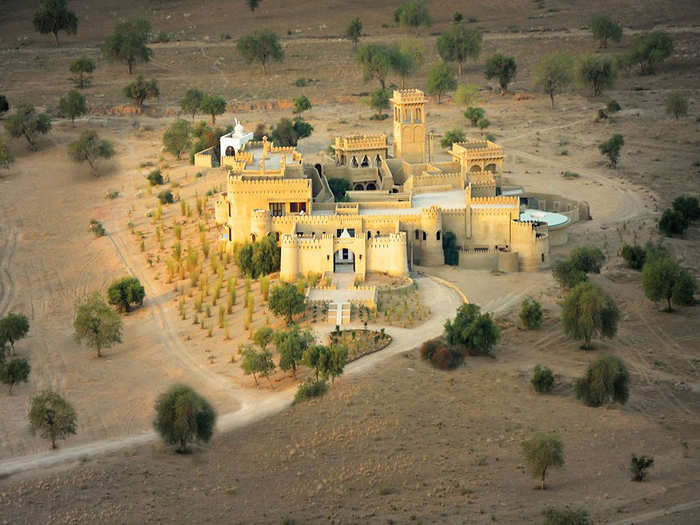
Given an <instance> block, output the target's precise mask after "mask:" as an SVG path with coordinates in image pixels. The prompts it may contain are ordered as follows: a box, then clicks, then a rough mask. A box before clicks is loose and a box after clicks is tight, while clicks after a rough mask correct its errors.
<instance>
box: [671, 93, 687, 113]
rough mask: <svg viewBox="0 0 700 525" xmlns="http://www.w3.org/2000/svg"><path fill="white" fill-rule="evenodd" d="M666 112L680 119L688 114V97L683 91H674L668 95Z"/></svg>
mask: <svg viewBox="0 0 700 525" xmlns="http://www.w3.org/2000/svg"><path fill="white" fill-rule="evenodd" d="M666 113H668V114H669V115H673V118H675V119H676V120H678V119H679V118H680V117H684V116H686V115H687V114H688V97H687V96H686V95H684V94H683V93H679V92H677V91H676V92H674V93H670V94H669V95H668V96H667V97H666Z"/></svg>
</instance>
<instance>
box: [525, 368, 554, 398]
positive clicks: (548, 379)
mask: <svg viewBox="0 0 700 525" xmlns="http://www.w3.org/2000/svg"><path fill="white" fill-rule="evenodd" d="M530 383H532V386H533V388H534V389H535V392H539V393H540V394H543V393H546V392H551V391H552V389H553V388H554V374H552V370H551V369H550V368H549V367H546V366H540V365H535V370H534V371H533V373H532V379H530Z"/></svg>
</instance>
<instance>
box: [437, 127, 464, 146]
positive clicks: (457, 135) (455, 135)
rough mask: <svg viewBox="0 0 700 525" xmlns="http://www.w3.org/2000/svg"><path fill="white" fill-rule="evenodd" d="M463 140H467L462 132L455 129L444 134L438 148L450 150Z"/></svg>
mask: <svg viewBox="0 0 700 525" xmlns="http://www.w3.org/2000/svg"><path fill="white" fill-rule="evenodd" d="M465 140H467V137H466V135H465V134H464V131H462V130H461V129H457V128H455V129H451V130H449V131H446V132H445V134H444V135H443V136H442V140H440V146H441V147H442V148H443V149H450V148H451V147H452V144H454V143H455V142H464V141H465Z"/></svg>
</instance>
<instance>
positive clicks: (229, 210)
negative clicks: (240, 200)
mask: <svg viewBox="0 0 700 525" xmlns="http://www.w3.org/2000/svg"><path fill="white" fill-rule="evenodd" d="M228 216H229V217H230V216H231V203H230V202H229V203H228Z"/></svg>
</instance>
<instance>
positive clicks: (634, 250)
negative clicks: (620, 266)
mask: <svg viewBox="0 0 700 525" xmlns="http://www.w3.org/2000/svg"><path fill="white" fill-rule="evenodd" d="M620 255H621V256H622V258H623V259H624V261H625V264H626V265H627V267H628V268H631V269H633V270H641V269H642V268H643V267H644V262H645V260H646V256H647V251H646V250H645V249H644V247H643V246H639V245H637V244H626V243H625V244H623V245H622V249H621V250H620Z"/></svg>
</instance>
